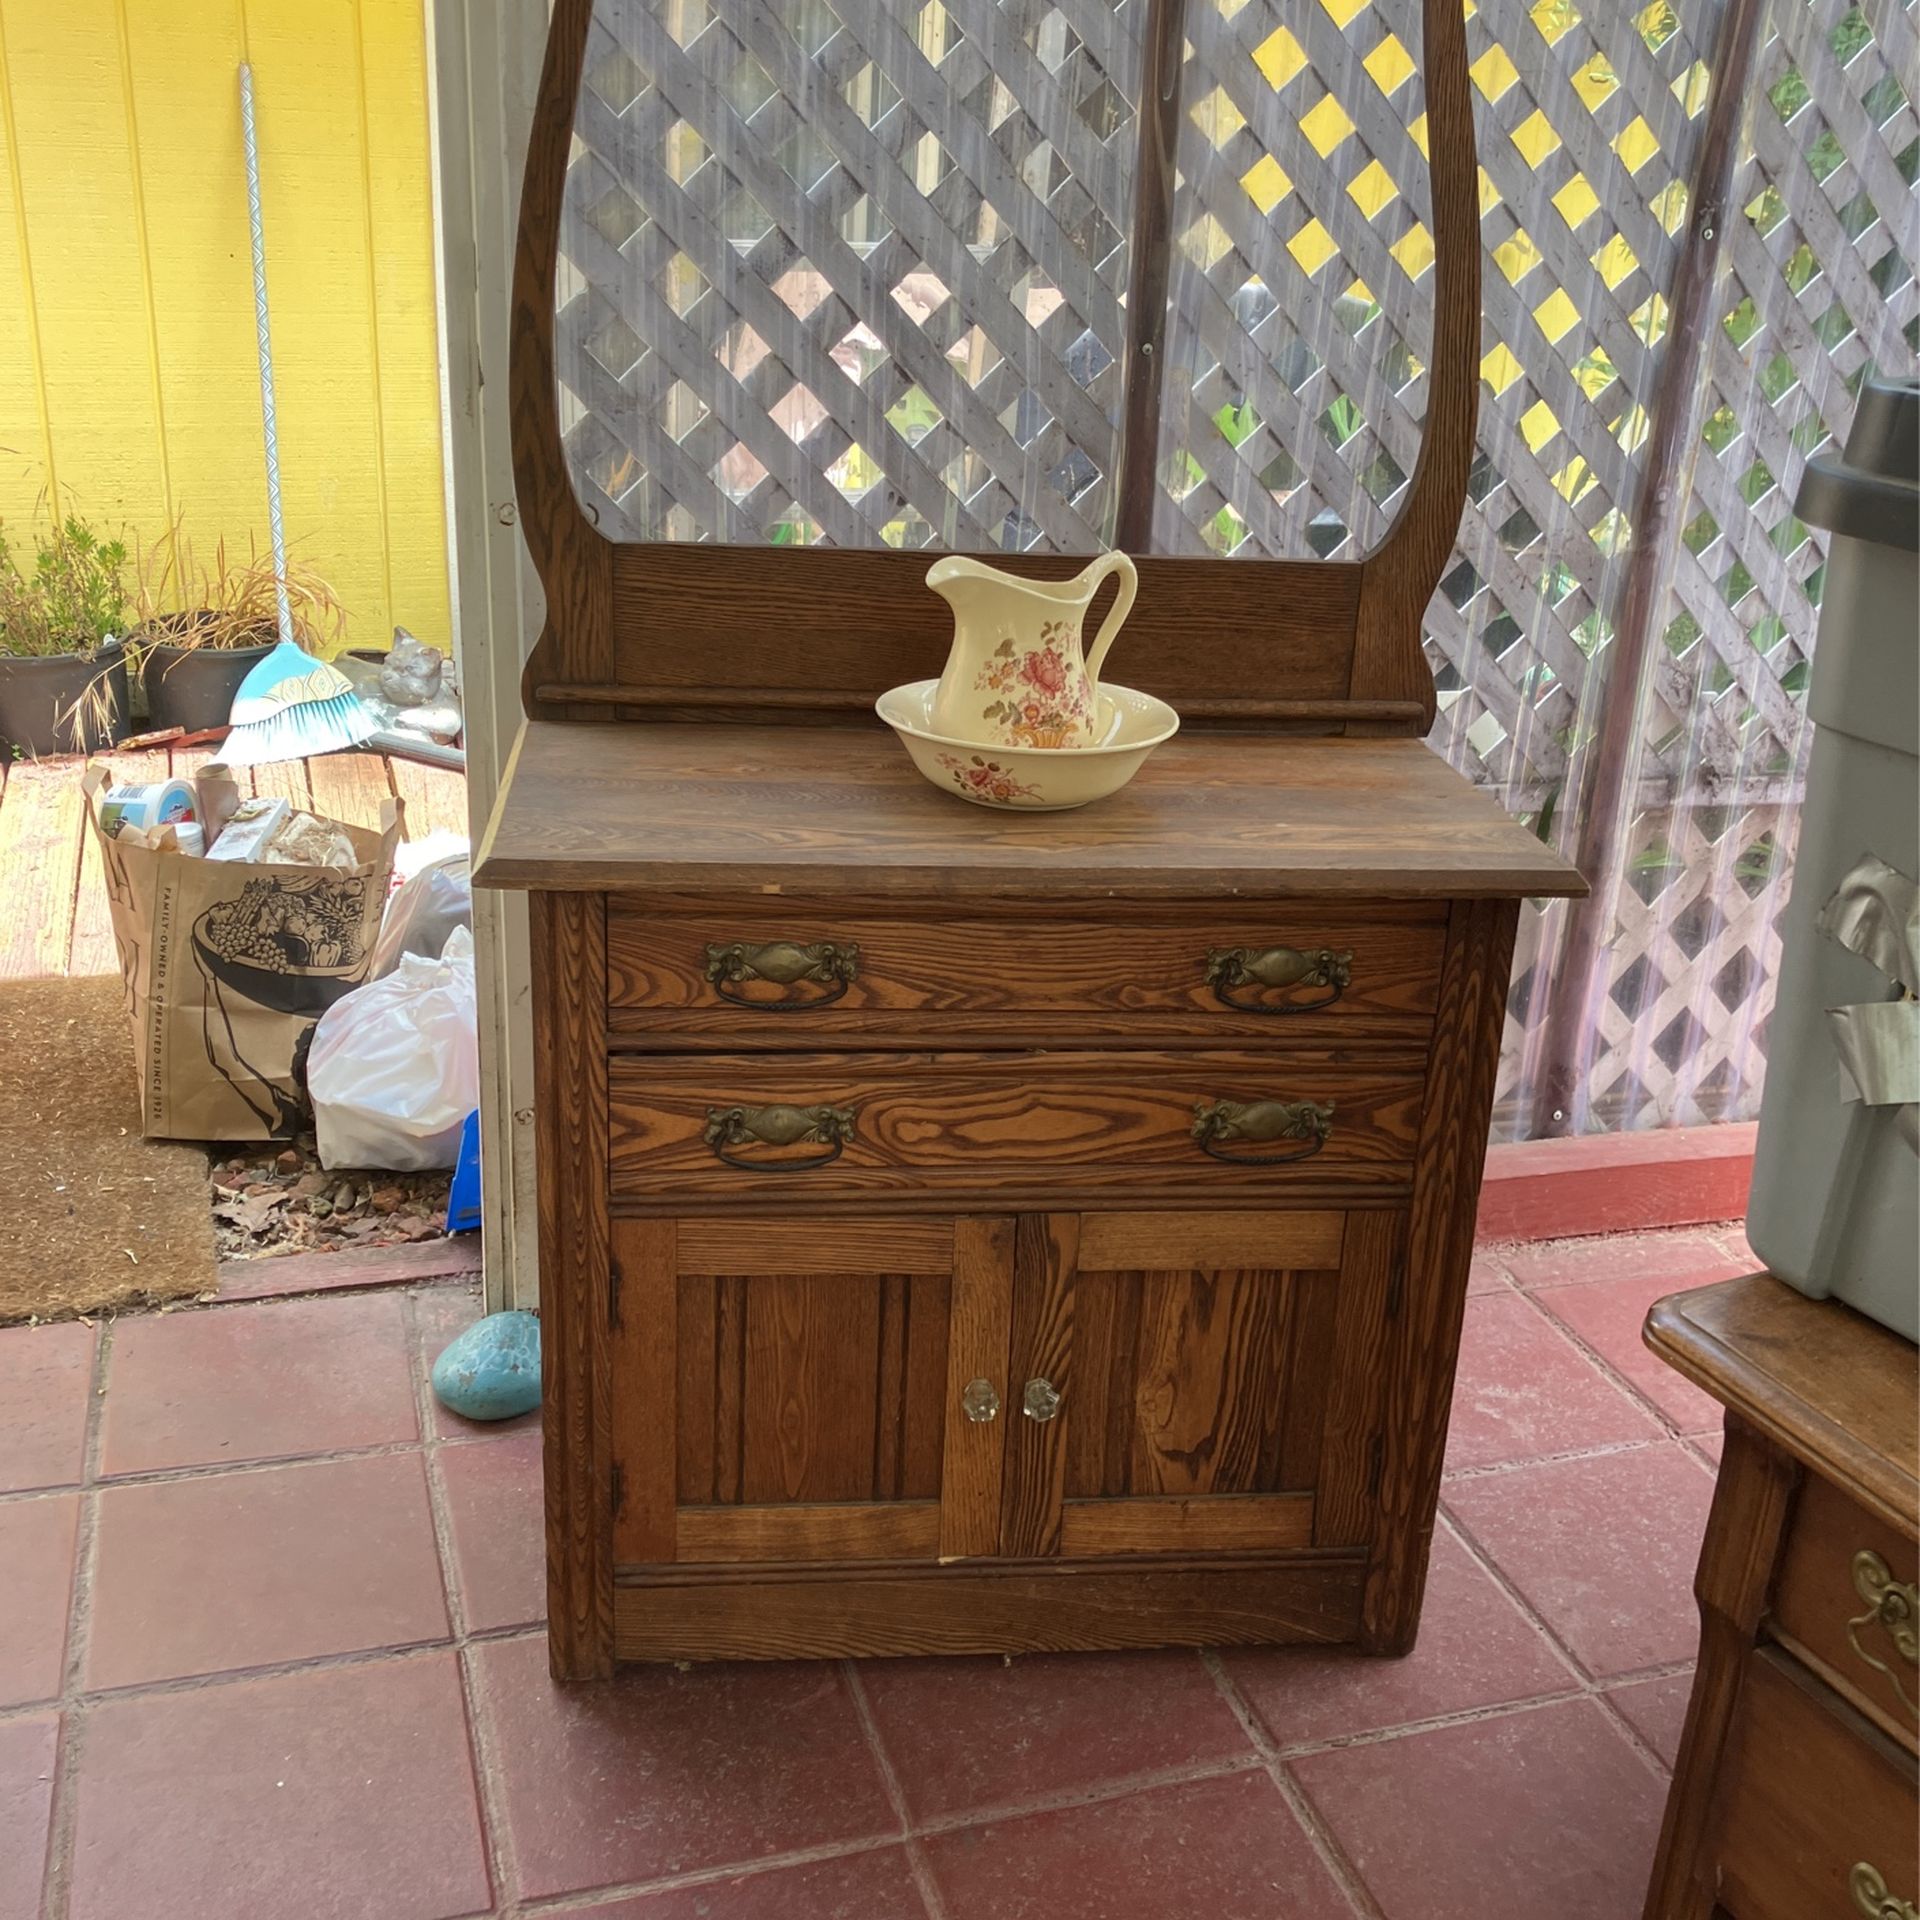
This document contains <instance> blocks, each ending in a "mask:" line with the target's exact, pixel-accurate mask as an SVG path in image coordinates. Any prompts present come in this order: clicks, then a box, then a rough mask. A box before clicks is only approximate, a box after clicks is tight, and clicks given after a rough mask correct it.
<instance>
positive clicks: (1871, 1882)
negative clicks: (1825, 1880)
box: [1847, 1860, 1920, 1920]
mask: <svg viewBox="0 0 1920 1920" xmlns="http://www.w3.org/2000/svg"><path fill="white" fill-rule="evenodd" d="M1847 1890H1848V1891H1849V1892H1850V1893H1851V1894H1852V1895H1853V1904H1854V1907H1855V1908H1856V1909H1857V1910H1858V1911H1859V1912H1860V1913H1862V1914H1864V1915H1865V1916H1866V1920H1920V1912H1916V1911H1915V1908H1914V1904H1913V1902H1912V1901H1911V1900H1902V1899H1901V1898H1900V1896H1899V1895H1898V1894H1897V1893H1889V1892H1888V1891H1887V1880H1886V1875H1885V1874H1883V1873H1882V1872H1881V1871H1880V1869H1879V1868H1878V1867H1876V1866H1875V1865H1874V1864H1873V1863H1872V1862H1871V1861H1870V1860H1856V1861H1855V1862H1854V1863H1853V1871H1852V1872H1851V1873H1850V1874H1848V1875H1847Z"/></svg>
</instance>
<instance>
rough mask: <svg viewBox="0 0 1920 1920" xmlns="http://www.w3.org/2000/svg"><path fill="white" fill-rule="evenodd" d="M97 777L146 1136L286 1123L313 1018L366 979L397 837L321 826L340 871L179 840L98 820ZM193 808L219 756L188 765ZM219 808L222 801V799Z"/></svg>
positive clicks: (221, 789)
mask: <svg viewBox="0 0 1920 1920" xmlns="http://www.w3.org/2000/svg"><path fill="white" fill-rule="evenodd" d="M106 779H107V777H106V775H105V774H104V773H103V772H101V771H99V770H98V769H95V770H93V771H91V772H89V773H88V775H87V779H86V793H87V814H88V818H89V820H90V821H91V822H92V825H93V830H94V832H95V834H96V835H97V836H98V838H99V842H100V862H101V867H102V869H103V871H104V873H105V876H106V886H107V900H108V906H109V909H110V911H111V913H112V916H113V937H114V941H115V943H116V944H117V946H118V947H119V950H120V977H121V982H122V984H123V985H124V987H125V989H126V995H127V1004H128V1010H129V1012H130V1014H131V1017H132V1023H133V1044H134V1065H135V1068H136V1071H137V1072H138V1074H139V1078H140V1103H141V1114H142V1121H143V1127H144V1131H145V1132H146V1134H147V1136H148V1137H149V1138H150V1139H162V1140H284V1139H288V1138H291V1137H292V1135H293V1134H294V1133H295V1132H296V1131H298V1129H299V1127H300V1124H301V1122H302V1119H303V1118H304V1111H305V1100H304V1096H303V1094H302V1091H301V1085H300V1082H301V1080H302V1078H303V1074H302V1072H301V1069H302V1067H303V1065H304V1057H305V1054H306V1049H307V1045H308V1043H309V1041H310V1040H311V1039H312V1036H313V1027H314V1022H315V1021H317V1020H318V1019H319V1018H320V1016H321V1014H323V1013H325V1012H326V1010H327V1009H328V1008H329V1007H330V1006H332V1005H333V1003H334V1002H335V1001H336V1000H338V999H340V998H341V997H342V996H343V995H345V994H347V993H349V992H351V991H352V989H353V988H355V987H357V986H359V985H360V983H361V982H362V981H363V980H365V978H366V977H367V970H368V968H369V966H370V965H371V963H372V960H373V949H374V943H375V942H376V940H377V939H378V938H379V934H380V916H381V912H382V910H383V909H384V907H385V905H386V898H387V885H388V881H389V879H390V878H391V876H392V872H393V853H394V848H395V847H396V846H397V845H398V843H399V839H400V823H401V819H402V810H401V807H400V804H399V802H398V801H391V800H390V801H388V802H387V804H386V807H385V809H384V810H383V812H382V815H381V827H380V831H379V832H377V833H375V832H371V831H369V830H368V829H366V828H363V827H352V826H348V825H347V824H346V822H344V821H340V822H337V823H336V824H337V825H339V826H340V828H341V830H342V831H343V832H344V833H346V835H347V836H348V838H349V839H350V840H351V841H352V843H353V850H354V854H355V856H356V858H357V862H358V864H356V865H355V866H354V867H353V869H352V870H351V871H350V872H342V871H337V870H335V869H332V868H327V867H285V866H276V865H266V864H260V865H256V864H254V863H252V862H249V861H242V860H208V859H204V858H201V857H198V856H196V855H193V854H185V853H181V852H179V851H178V850H177V849H176V848H175V847H174V845H173V836H172V833H171V831H170V829H168V828H166V827H161V828H157V829H142V828H139V827H133V828H128V829H125V830H123V831H121V832H119V833H117V834H111V835H110V834H109V833H107V832H106V830H105V829H104V827H103V826H102V823H101V815H100V806H99V797H100V792H101V789H102V788H103V787H104V786H105V785H106ZM197 784H198V785H199V786H200V788H201V791H202V796H203V807H202V811H201V814H200V817H201V819H202V820H208V819H212V820H218V819H219V818H220V817H221V814H222V810H223V804H224V803H225V802H226V801H227V800H229V799H230V798H231V785H232V783H231V780H230V779H229V778H228V777H227V775H226V774H225V770H224V769H220V768H211V767H210V768H208V769H206V770H205V771H204V772H203V773H202V775H201V776H200V778H199V781H198V782H197ZM225 811H228V812H230V811H231V807H230V806H225Z"/></svg>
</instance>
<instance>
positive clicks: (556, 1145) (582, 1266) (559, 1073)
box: [532, 893, 613, 1680]
mask: <svg viewBox="0 0 1920 1920" xmlns="http://www.w3.org/2000/svg"><path fill="white" fill-rule="evenodd" d="M532 935H533V954H532V957H533V1046H534V1074H535V1085H536V1087H537V1089H538V1101H537V1109H536V1128H535V1149H536V1160H537V1169H538V1193H539V1218H540V1307H541V1327H540V1339H541V1356H542V1358H541V1367H542V1374H543V1380H542V1388H541V1418H542V1421H543V1424H544V1427H545V1436H546V1520H547V1645H548V1657H549V1659H550V1661H551V1663H552V1667H553V1672H554V1676H555V1678H557V1679H562V1680H584V1679H589V1678H593V1677H595V1676H598V1675H604V1674H608V1673H611V1672H612V1671H613V1562H612V1522H613V1515H612V1504H611V1501H610V1500H609V1498H608V1468H609V1464H610V1460H611V1428H610V1426H609V1415H608V1401H607V1378H608V1354H607V1268H608V1248H607V1055H606V1039H605V1036H606V971H607V916H606V899H605V896H604V895H601V894H583V893H536V894H534V895H533V896H532Z"/></svg>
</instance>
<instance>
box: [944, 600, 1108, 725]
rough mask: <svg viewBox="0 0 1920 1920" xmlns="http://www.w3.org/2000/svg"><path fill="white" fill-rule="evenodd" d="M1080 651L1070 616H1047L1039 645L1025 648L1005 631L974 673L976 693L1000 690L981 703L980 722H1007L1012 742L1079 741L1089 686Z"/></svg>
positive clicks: (1089, 704)
mask: <svg viewBox="0 0 1920 1920" xmlns="http://www.w3.org/2000/svg"><path fill="white" fill-rule="evenodd" d="M1079 651H1080V650H1079V648H1078V647H1077V646H1075V645H1074V634H1073V622H1072V621H1070V620H1049V621H1046V622H1045V623H1044V624H1043V625H1042V626H1041V629H1040V644H1039V646H1037V647H1028V648H1025V649H1024V650H1023V649H1022V648H1021V647H1019V646H1018V645H1017V644H1016V642H1015V641H1014V638H1013V636H1012V635H1011V634H1008V635H1006V636H1005V637H1004V638H1003V639H1002V640H1001V642H1000V644H999V645H998V646H997V647H995V648H994V650H993V653H992V655H991V656H990V657H989V659H988V660H987V663H986V665H985V666H983V667H982V668H981V669H980V671H979V673H978V674H977V675H976V676H975V677H974V682H973V686H974V691H975V692H976V693H991V694H996V695H998V696H999V697H998V698H997V699H995V700H992V701H989V702H988V703H987V705H986V706H984V707H982V708H981V709H980V718H981V721H982V723H983V724H984V725H986V726H988V727H990V728H995V727H1001V728H1005V729H1006V733H1007V736H1008V744H1009V745H1012V746H1021V747H1077V746H1081V745H1083V744H1084V743H1085V740H1086V737H1087V731H1088V728H1087V722H1088V720H1089V718H1090V716H1091V714H1092V711H1093V688H1092V685H1091V683H1090V682H1089V680H1088V678H1087V670H1086V668H1085V667H1084V666H1083V665H1082V664H1081V663H1080V658H1079Z"/></svg>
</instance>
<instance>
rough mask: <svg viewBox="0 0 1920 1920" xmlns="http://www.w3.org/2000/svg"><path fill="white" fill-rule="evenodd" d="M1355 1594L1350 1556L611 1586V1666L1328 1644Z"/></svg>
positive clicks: (1349, 1619)
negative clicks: (614, 1657) (619, 1662)
mask: <svg viewBox="0 0 1920 1920" xmlns="http://www.w3.org/2000/svg"><path fill="white" fill-rule="evenodd" d="M743 1571H744V1570H743ZM1359 1585H1360V1567H1359V1564H1358V1562H1357V1561H1354V1560H1341V1559H1323V1558H1306V1557H1295V1558H1293V1559H1287V1558H1284V1557H1271V1558H1268V1559H1266V1560H1264V1561H1262V1560H1259V1559H1255V1558H1253V1557H1251V1556H1250V1557H1249V1558H1248V1559H1246V1560H1241V1561H1232V1562H1228V1563H1226V1564H1223V1565H1216V1566H1205V1565H1202V1564H1198V1563H1195V1562H1188V1563H1186V1564H1185V1565H1182V1564H1181V1563H1179V1562H1178V1561H1174V1562H1172V1563H1170V1564H1164V1565H1160V1566H1155V1567H1142V1566H1141V1565H1140V1564H1139V1563H1137V1562H1134V1563H1129V1564H1125V1565H1121V1564H1113V1565H1108V1566H1102V1565H1099V1564H1098V1563H1095V1564H1093V1565H1091V1566H1089V1565H1086V1564H1085V1563H1082V1565H1080V1566H1078V1567H1074V1566H1070V1565H1069V1566H1062V1567H1060V1568H1058V1569H1049V1570H1047V1571H1045V1572H1035V1571H1033V1570H1032V1569H1031V1568H1027V1567H1015V1566H989V1567H984V1568H977V1569H976V1568H974V1567H970V1566H961V1567H936V1568H931V1569H928V1570H927V1572H926V1573H925V1574H924V1575H923V1576H921V1577H915V1574H914V1571H913V1569H911V1568H905V1567H903V1568H897V1569H888V1570H875V1571H872V1572H862V1573H859V1574H855V1573H851V1572H847V1571H840V1572H835V1573H831V1574H828V1575H826V1576H824V1577H820V1578H811V1579H809V1578H804V1577H784V1578H783V1577H781V1576H780V1575H778V1574H774V1575H772V1576H771V1577H768V1576H764V1575H756V1576H754V1577H751V1578H747V1579H741V1580H737V1581H725V1580H718V1579H711V1578H707V1579H702V1580H701V1581H700V1582H699V1583H698V1584H687V1583H682V1582H677V1581H676V1582H667V1581H661V1582H658V1583H653V1582H648V1583H645V1584H641V1583H638V1582H636V1581H628V1580H623V1582H622V1584H621V1585H620V1586H619V1587H618V1588H617V1589H616V1591H615V1593H614V1596H613V1611H614V1622H615V1647H616V1650H617V1652H618V1654H619V1657H620V1658H621V1659H623V1660H791V1659H830V1658H839V1657H859V1656H864V1655H873V1654H914V1653H943V1654H952V1653H999V1652H1014V1653H1019V1652H1026V1653H1050V1652H1059V1651H1063V1650H1066V1649H1068V1648H1083V1647H1162V1646H1187V1647H1206V1646H1265V1645H1269V1644H1285V1643H1301V1642H1326V1641H1340V1640H1345V1639H1347V1638H1349V1637H1351V1635H1352V1632H1353V1622H1354V1615H1355V1613H1356V1611H1357V1609H1358V1604H1359V1597H1358V1596H1359Z"/></svg>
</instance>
